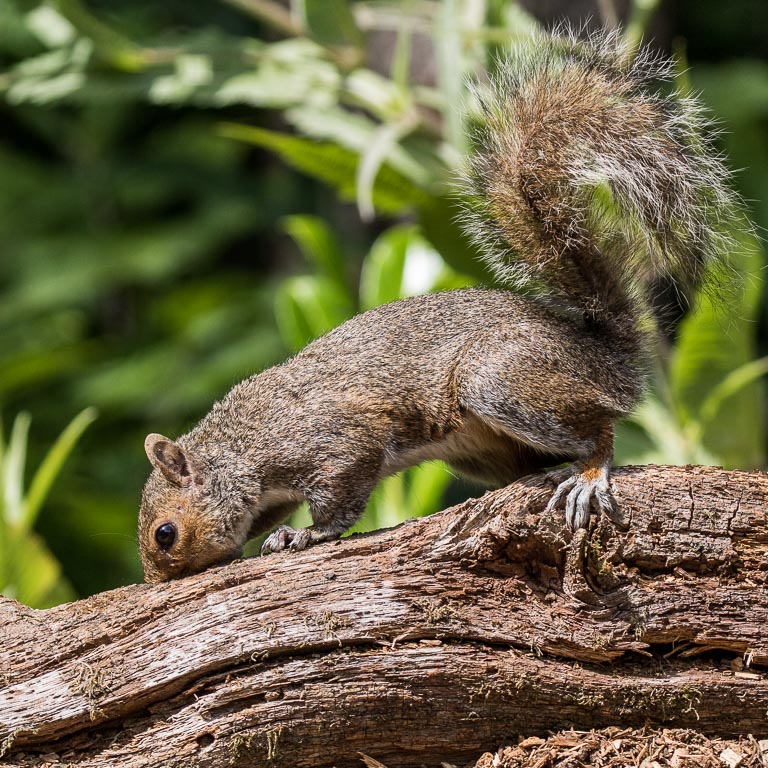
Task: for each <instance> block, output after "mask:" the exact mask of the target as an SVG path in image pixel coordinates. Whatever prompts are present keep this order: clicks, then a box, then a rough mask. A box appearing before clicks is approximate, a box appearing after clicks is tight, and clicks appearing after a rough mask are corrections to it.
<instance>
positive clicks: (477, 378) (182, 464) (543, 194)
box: [139, 35, 733, 580]
mask: <svg viewBox="0 0 768 768" xmlns="http://www.w3.org/2000/svg"><path fill="white" fill-rule="evenodd" d="M526 50H527V52H526V53H525V54H521V55H520V57H519V59H518V60H517V61H511V62H509V63H507V64H506V65H505V68H504V75H503V77H502V79H501V81H500V82H499V83H496V84H495V85H494V86H493V88H492V91H491V93H490V95H488V94H486V95H485V97H484V110H485V118H486V124H485V127H484V128H483V129H482V131H480V133H479V145H478V149H477V152H476V154H475V156H474V157H473V160H472V163H471V168H470V169H469V171H468V179H469V180H470V181H469V183H470V187H471V188H470V192H471V194H472V197H473V202H472V205H471V211H470V212H469V213H468V227H469V229H470V230H471V231H472V233H473V234H474V235H475V237H476V238H477V239H478V241H479V242H480V244H481V245H482V246H483V247H484V249H485V252H486V254H487V257H488V258H489V259H490V260H491V262H492V263H493V264H494V265H495V266H496V267H497V269H498V271H499V272H500V274H501V276H502V278H503V279H506V280H510V279H518V278H520V277H521V276H522V277H529V278H531V277H532V278H533V280H534V281H536V282H539V283H540V282H543V283H544V284H546V286H548V288H549V293H548V295H547V296H546V297H544V298H539V299H534V298H523V297H521V296H518V295H515V294H513V293H511V292H507V291H501V290H483V289H467V290H462V291H453V292H446V293H440V294H433V295H429V296H421V297H416V298H412V299H407V300H404V301H399V302H395V303H393V304H389V305H386V306H383V307H378V308H376V309H373V310H371V311H369V312H366V313H365V314H362V315H359V316H357V317H354V318H352V319H351V320H349V321H348V322H346V323H344V324H343V325H342V326H340V327H339V328H337V329H336V330H334V331H332V332H331V333H329V334H327V335H326V336H324V337H322V338H320V339H318V340H316V341H315V342H313V343H312V344H310V345H309V346H308V347H306V349H304V350H303V351H302V352H301V353H299V354H298V355H296V356H295V357H294V358H292V359H290V360H288V361H287V362H286V363H284V364H282V365H279V366H276V367H275V368H271V369H269V370H267V371H264V372H263V373H261V374H258V375H256V376H253V377H251V378H249V379H247V380H246V381H244V382H242V383H240V384H238V385H237V386H236V387H234V389H232V391H231V392H230V393H229V394H228V395H226V397H224V399H223V400H221V401H220V402H219V403H217V404H216V405H214V407H213V409H212V410H211V412H210V413H209V414H208V415H207V416H206V417H205V418H204V419H203V420H202V421H201V422H200V424H199V425H198V426H197V427H195V428H194V429H193V430H192V431H191V432H189V433H188V434H187V435H184V436H182V437H180V438H179V439H178V440H177V441H176V442H175V443H174V442H172V441H170V440H168V439H167V438H163V437H162V436H159V435H150V436H149V437H148V438H147V444H146V449H147V455H148V457H149V458H150V461H151V462H152V463H153V465H154V467H155V469H154V471H153V472H152V474H151V475H150V478H149V480H148V481H147V484H146V487H145V489H144V497H143V501H142V507H141V512H140V519H139V545H140V551H141V555H142V562H143V564H144V569H145V576H146V578H147V579H148V580H158V579H164V578H171V577H175V576H180V575H183V574H185V573H189V572H195V571H199V570H202V569H203V568H206V567H208V566H209V565H211V564H213V563H216V562H221V561H225V560H227V559H230V558H232V557H236V556H237V555H238V554H239V553H240V551H241V548H242V545H243V544H244V543H245V541H247V540H248V539H249V538H251V537H253V536H255V535H257V534H259V533H261V532H263V531H265V530H268V529H269V528H271V527H272V526H274V525H276V524H278V523H280V522H282V521H283V520H284V519H285V518H286V517H287V516H288V515H289V514H290V512H291V511H292V510H293V509H295V507H296V506H297V505H298V504H299V503H300V502H301V501H302V500H307V501H308V502H309V507H310V512H311V515H312V518H313V522H314V525H313V526H312V527H311V528H309V529H305V530H301V531H293V530H291V529H288V528H286V527H284V526H282V527H280V528H278V530H277V531H276V532H275V533H273V534H272V536H270V537H269V538H268V539H267V543H266V547H267V548H268V549H272V550H277V549H282V548H284V547H287V546H290V547H292V548H296V549H302V548H304V547H305V546H308V545H310V544H312V543H314V542H317V541H323V540H326V539H331V538H336V537H338V536H340V535H341V534H342V533H343V532H344V531H346V530H347V529H348V528H349V527H350V526H351V525H352V524H353V523H354V522H355V521H356V520H357V519H358V517H359V516H360V514H361V513H362V511H363V509H364V507H365V504H366V501H367V499H368V497H369V495H370V493H371V491H372V490H373V488H374V487H375V485H376V484H377V483H378V482H379V480H381V479H382V478H383V477H385V476H386V475H388V474H391V473H393V472H396V471H399V470H400V469H403V468H405V467H408V466H412V465H413V464H417V463H419V462H421V461H423V460H425V459H430V458H441V459H444V460H446V461H448V462H449V463H451V464H452V465H453V466H454V467H455V468H456V469H458V470H459V471H461V472H464V473H466V474H469V475H472V476H474V477H477V478H479V479H481V480H483V481H486V482H490V483H506V482H509V481H511V480H513V479H515V478H517V477H520V476H521V475H523V474H526V473H528V472H531V471H535V470H538V469H542V468H545V467H548V466H553V465H556V464H558V463H561V462H563V461H576V462H577V464H576V465H575V468H574V471H573V475H572V476H571V477H569V478H567V479H566V480H565V481H564V482H562V483H561V484H560V486H559V487H558V490H557V492H556V493H555V495H554V496H553V499H552V502H551V504H550V506H557V505H560V504H564V506H565V509H566V519H567V522H568V523H569V525H571V526H572V527H581V526H584V525H586V523H587V521H588V519H589V514H590V509H591V508H592V507H593V506H597V508H598V509H600V510H601V511H605V512H608V511H610V510H611V509H612V508H613V505H614V501H613V497H612V495H611V492H610V487H609V484H608V470H609V467H610V461H611V456H612V447H613V429H612V427H613V423H614V422H615V420H616V419H617V418H618V417H620V416H622V415H623V414H626V413H627V412H628V411H630V410H631V409H632V407H633V406H634V405H635V404H636V403H637V401H638V399H639V397H640V395H641V392H642V388H643V380H644V371H645V368H646V365H645V356H646V352H645V348H646V346H647V343H646V339H645V334H644V332H643V331H642V330H641V328H642V324H643V320H642V315H643V311H644V310H643V307H644V302H643V289H644V286H645V285H646V284H647V283H648V282H649V281H650V280H651V279H653V277H654V276H655V275H656V274H657V273H658V272H659V271H668V272H670V273H672V274H676V275H678V274H679V275H680V278H681V280H684V281H689V282H695V281H696V280H698V278H699V276H700V272H701V266H702V264H703V263H704V262H705V261H706V257H707V256H708V255H709V254H712V253H717V252H718V249H719V245H720V243H719V240H718V237H719V235H718V234H717V233H718V231H719V228H718V223H719V222H718V220H717V219H718V217H719V216H721V215H723V214H722V213H720V212H719V211H716V212H715V213H714V215H712V211H713V208H712V206H713V205H714V204H715V203H716V202H717V201H718V200H719V201H720V202H721V203H722V210H723V211H725V210H727V209H728V208H729V206H731V204H732V202H733V198H732V196H731V194H730V193H729V192H728V191H727V189H726V188H725V187H724V186H723V179H724V178H725V171H724V170H723V167H722V165H721V164H720V163H719V161H718V160H717V159H716V158H715V157H714V156H713V155H712V154H711V152H709V150H708V149H707V146H706V144H705V143H704V142H702V141H699V140H697V141H695V142H694V141H692V140H691V137H692V135H693V133H694V132H695V130H696V129H697V127H698V124H699V123H700V119H699V118H698V117H695V115H697V114H698V113H696V112H695V110H692V109H691V105H690V104H688V105H687V106H686V107H685V110H683V111H684V112H685V114H690V115H694V117H693V118H691V120H693V122H690V121H688V122H687V121H686V118H685V117H684V116H683V112H681V111H680V108H679V107H677V106H676V105H675V102H673V101H671V100H662V99H658V98H656V97H653V96H649V95H648V94H647V93H646V92H645V90H644V87H645V84H646V80H647V73H646V72H645V70H643V69H642V67H645V68H647V67H648V66H649V62H648V58H647V57H645V56H644V55H643V56H641V58H640V61H641V64H642V67H641V66H639V65H636V66H635V67H634V68H633V67H630V66H628V65H626V64H625V63H624V62H625V59H624V52H623V51H621V50H620V48H619V46H618V45H617V38H615V37H614V36H610V35H608V36H605V35H604V36H601V37H599V38H593V39H592V40H591V41H587V42H576V41H575V40H574V39H572V38H566V39H555V38H549V37H544V38H541V39H539V40H538V41H536V42H535V43H534V44H533V45H532V46H531V48H530V49H526ZM694 118H695V119H694ZM694 123H695V124H694ZM681 174H682V176H681ZM705 186H706V189H705V188H704V187H705ZM595 190H598V191H597V192H596V191H595ZM607 190H610V193H611V196H612V202H611V203H610V205H609V208H611V210H610V211H608V213H606V211H605V206H604V205H603V204H602V203H600V200H601V199H604V193H605V192H607ZM601 194H602V195H603V198H601V197H600V195H601ZM617 211H618V212H619V213H620V214H621V215H620V216H616V215H615V214H616V212H617ZM628 222H629V223H628ZM517 263H519V265H521V266H520V267H518V268H517V271H515V267H514V266H513V265H515V264H517ZM510 270H511V271H510ZM163 526H166V527H165V528H164V529H163V531H161V533H163V535H164V536H165V537H166V538H164V539H162V541H163V544H164V545H163V546H160V545H159V543H158V531H159V529H160V528H161V527H163ZM167 526H170V528H168V527H167ZM161 538H162V537H161ZM169 542H170V543H169Z"/></svg>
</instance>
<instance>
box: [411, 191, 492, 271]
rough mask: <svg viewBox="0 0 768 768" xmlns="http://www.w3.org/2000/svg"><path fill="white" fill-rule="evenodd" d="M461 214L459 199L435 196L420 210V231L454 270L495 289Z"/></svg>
mask: <svg viewBox="0 0 768 768" xmlns="http://www.w3.org/2000/svg"><path fill="white" fill-rule="evenodd" d="M462 212H463V211H462V207H461V202H460V200H459V199H458V198H456V197H454V198H449V197H439V196H433V197H431V198H429V199H428V200H427V201H425V203H424V205H422V206H420V207H419V224H420V225H421V231H422V232H423V233H424V236H425V237H426V238H427V239H428V240H429V242H430V243H432V245H433V246H434V247H435V248H436V249H437V250H438V252H439V253H440V255H441V256H442V257H443V258H444V259H445V261H446V262H447V263H448V264H449V265H450V266H451V267H452V268H453V269H455V270H456V271H457V272H461V273H463V274H465V275H472V276H473V277H475V278H476V279H477V280H478V281H480V282H482V283H486V284H488V285H492V284H493V283H494V281H495V278H494V276H493V273H492V272H491V270H490V269H488V267H486V266H485V264H484V263H483V261H482V260H481V258H480V253H479V251H478V250H477V248H476V247H475V246H474V245H473V243H472V242H471V240H470V239H469V237H468V236H467V235H466V234H465V233H464V230H463V229H462V228H461V225H460V223H459V222H460V221H461V217H462Z"/></svg>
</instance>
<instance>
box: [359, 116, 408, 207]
mask: <svg viewBox="0 0 768 768" xmlns="http://www.w3.org/2000/svg"><path fill="white" fill-rule="evenodd" d="M415 127H416V117H415V114H413V113H409V114H406V115H403V117H402V119H400V120H398V121H396V122H394V123H385V124H384V125H380V126H379V127H378V128H377V129H376V130H375V131H374V132H373V136H371V141H370V143H369V144H368V147H367V148H366V149H365V150H364V151H363V153H362V156H361V160H360V163H359V164H358V166H357V207H358V210H359V211H360V217H361V218H362V219H363V221H370V220H371V219H372V218H373V215H374V206H373V190H374V185H375V182H376V175H377V174H378V173H379V170H380V169H381V167H382V166H383V164H384V161H385V159H386V158H387V157H388V156H389V155H390V154H391V152H392V150H393V149H395V148H396V147H397V146H398V142H399V141H400V139H402V138H404V137H405V136H407V135H408V134H409V133H410V132H411V131H412V130H413V129H414V128H415Z"/></svg>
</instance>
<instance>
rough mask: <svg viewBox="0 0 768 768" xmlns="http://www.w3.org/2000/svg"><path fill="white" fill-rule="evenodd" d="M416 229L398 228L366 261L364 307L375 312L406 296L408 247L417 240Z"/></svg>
mask: <svg viewBox="0 0 768 768" xmlns="http://www.w3.org/2000/svg"><path fill="white" fill-rule="evenodd" d="M416 234H417V230H416V228H415V227H414V226H412V225H402V226H395V227H391V228H390V229H388V230H387V231H386V232H384V233H383V234H382V235H380V236H379V237H378V238H377V240H376V242H375V243H374V244H373V246H372V247H371V251H370V253H369V254H368V255H367V256H366V257H365V261H364V262H363V270H362V274H361V275H360V306H361V308H362V309H364V310H366V309H371V307H377V306H379V305H380V304H387V303H389V302H391V301H396V300H397V299H399V298H400V297H401V296H402V287H403V273H404V271H405V257H406V255H407V253H408V247H409V245H410V244H411V242H412V241H413V238H414V237H416Z"/></svg>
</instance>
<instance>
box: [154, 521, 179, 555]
mask: <svg viewBox="0 0 768 768" xmlns="http://www.w3.org/2000/svg"><path fill="white" fill-rule="evenodd" d="M155 541H156V542H157V545H158V546H159V547H160V549H162V550H165V551H167V550H169V549H170V548H171V547H172V546H173V543H174V542H175V541H176V526H175V525H173V523H163V524H162V525H160V526H158V527H157V529H156V530H155Z"/></svg>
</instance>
